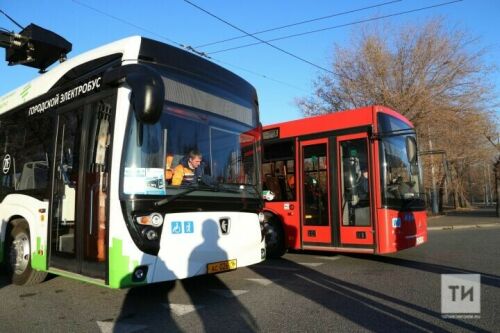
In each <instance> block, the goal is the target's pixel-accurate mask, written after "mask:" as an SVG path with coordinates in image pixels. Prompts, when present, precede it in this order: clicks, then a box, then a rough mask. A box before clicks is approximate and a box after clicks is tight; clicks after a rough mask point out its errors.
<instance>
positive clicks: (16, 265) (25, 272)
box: [7, 219, 47, 285]
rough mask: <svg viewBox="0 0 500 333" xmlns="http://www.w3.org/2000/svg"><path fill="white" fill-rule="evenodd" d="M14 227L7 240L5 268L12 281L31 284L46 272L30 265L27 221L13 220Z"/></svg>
mask: <svg viewBox="0 0 500 333" xmlns="http://www.w3.org/2000/svg"><path fill="white" fill-rule="evenodd" d="M13 225H14V227H13V228H12V231H11V233H10V237H9V240H8V242H7V255H8V262H7V269H8V273H9V276H10V278H11V281H12V283H14V284H17V285H33V284H38V283H40V282H42V281H43V280H45V277H46V276H47V273H46V272H40V271H36V270H34V269H33V268H32V267H31V244H30V232H29V227H28V223H27V222H26V221H25V220H24V219H18V220H14V221H13Z"/></svg>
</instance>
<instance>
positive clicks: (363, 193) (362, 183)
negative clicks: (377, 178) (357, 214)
mask: <svg viewBox="0 0 500 333" xmlns="http://www.w3.org/2000/svg"><path fill="white" fill-rule="evenodd" d="M368 184H369V183H368V170H366V169H363V170H362V171H361V176H360V177H359V181H358V189H359V194H358V195H359V199H360V201H367V200H369V197H370V189H369V185H368Z"/></svg>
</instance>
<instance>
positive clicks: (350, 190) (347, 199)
mask: <svg viewBox="0 0 500 333" xmlns="http://www.w3.org/2000/svg"><path fill="white" fill-rule="evenodd" d="M337 152H338V156H339V158H338V170H339V171H340V172H339V173H338V184H339V187H340V188H339V198H340V200H339V205H340V207H339V208H340V209H339V212H340V216H339V221H340V227H339V232H340V246H341V247H370V248H371V247H373V244H374V238H373V237H374V226H373V222H372V218H371V215H372V199H371V193H372V191H371V188H373V187H372V184H371V179H372V177H370V174H371V170H370V163H369V160H370V159H369V155H368V136H367V133H360V134H353V135H344V136H339V137H337Z"/></svg>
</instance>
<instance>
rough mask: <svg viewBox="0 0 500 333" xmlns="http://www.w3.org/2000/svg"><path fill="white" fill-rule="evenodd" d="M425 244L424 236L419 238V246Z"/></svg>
mask: <svg viewBox="0 0 500 333" xmlns="http://www.w3.org/2000/svg"><path fill="white" fill-rule="evenodd" d="M423 242H424V236H418V237H417V245H420V244H422V243H423Z"/></svg>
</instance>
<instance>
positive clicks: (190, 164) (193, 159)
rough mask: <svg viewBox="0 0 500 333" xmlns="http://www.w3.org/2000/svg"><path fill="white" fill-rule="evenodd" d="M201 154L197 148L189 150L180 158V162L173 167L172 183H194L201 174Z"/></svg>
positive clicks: (177, 184)
mask: <svg viewBox="0 0 500 333" xmlns="http://www.w3.org/2000/svg"><path fill="white" fill-rule="evenodd" d="M202 158H203V156H202V154H201V153H200V152H199V151H198V150H191V151H190V152H189V154H188V155H187V156H185V157H184V158H183V159H181V161H180V164H179V165H178V166H176V167H175V169H174V175H173V177H172V185H176V186H179V185H190V184H194V183H196V182H197V181H198V179H200V178H201V177H202V176H203V167H201V163H202V162H201V161H202Z"/></svg>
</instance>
